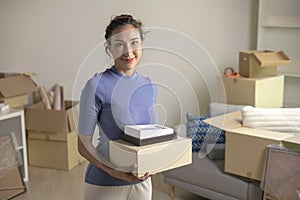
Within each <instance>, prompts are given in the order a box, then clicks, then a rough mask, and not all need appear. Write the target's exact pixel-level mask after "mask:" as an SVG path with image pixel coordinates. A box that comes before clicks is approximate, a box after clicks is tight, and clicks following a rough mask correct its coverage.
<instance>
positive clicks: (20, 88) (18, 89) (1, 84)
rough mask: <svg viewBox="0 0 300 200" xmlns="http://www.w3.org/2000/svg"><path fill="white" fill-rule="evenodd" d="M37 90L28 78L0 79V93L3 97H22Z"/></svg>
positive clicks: (11, 77)
mask: <svg viewBox="0 0 300 200" xmlns="http://www.w3.org/2000/svg"><path fill="white" fill-rule="evenodd" d="M36 90H37V86H36V84H35V83H34V82H33V81H32V79H31V78H30V77H28V76H23V75H19V76H10V77H5V78H0V93H1V95H2V96H3V97H12V96H16V95H22V94H26V93H30V92H33V91H36Z"/></svg>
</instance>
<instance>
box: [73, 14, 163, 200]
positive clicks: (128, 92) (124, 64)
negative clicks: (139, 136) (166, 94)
mask: <svg viewBox="0 0 300 200" xmlns="http://www.w3.org/2000/svg"><path fill="white" fill-rule="evenodd" d="M105 39H106V47H105V48H106V52H107V53H109V54H110V55H111V56H112V57H113V59H114V66H113V67H111V68H110V69H107V70H105V71H104V72H102V73H99V74H96V75H95V76H94V77H92V78H91V79H90V80H89V81H88V82H87V83H86V85H85V87H84V89H83V90H82V94H81V98H80V115H79V124H78V132H79V140H78V150H79V152H80V154H81V155H82V156H84V157H85V158H86V159H87V160H88V161H89V162H90V163H89V166H88V168H87V172H86V177H85V190H84V198H85V199H86V200H95V199H117V200H122V199H124V200H125V199H130V200H134V199H139V200H140V199H143V200H147V199H151V196H152V185H151V178H150V174H149V173H146V174H145V175H144V176H142V177H135V176H133V175H132V174H131V171H133V170H134V169H135V168H136V167H137V165H136V164H135V163H132V166H114V165H113V164H112V163H110V161H109V141H110V140H116V139H120V138H121V135H122V134H123V128H124V126H125V125H131V124H150V123H156V121H157V117H156V112H155V109H154V105H155V101H156V95H157V88H156V85H155V84H154V83H152V82H151V81H150V79H149V78H146V77H144V76H142V75H140V74H139V73H137V72H136V71H135V68H136V66H137V64H138V63H139V61H140V59H141V57H142V44H143V40H144V33H143V31H142V23H141V22H140V21H137V20H135V19H134V18H133V17H132V16H130V15H120V16H116V17H114V18H113V19H112V20H111V22H110V24H109V25H108V26H107V28H106V33H105ZM96 124H97V125H98V127H99V134H100V139H99V144H98V145H97V147H96V148H95V147H94V146H93V145H92V136H93V134H94V129H95V126H96Z"/></svg>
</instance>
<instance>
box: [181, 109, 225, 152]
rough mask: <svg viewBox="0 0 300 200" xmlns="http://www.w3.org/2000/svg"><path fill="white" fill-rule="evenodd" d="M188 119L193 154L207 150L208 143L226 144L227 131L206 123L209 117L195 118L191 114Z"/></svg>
mask: <svg viewBox="0 0 300 200" xmlns="http://www.w3.org/2000/svg"><path fill="white" fill-rule="evenodd" d="M186 117H187V126H186V127H187V136H188V137H190V138H191V139H192V150H193V152H200V151H203V150H205V147H206V144H207V143H225V131H223V130H222V129H219V128H217V127H214V126H212V125H209V124H207V123H205V122H204V121H203V120H205V119H208V118H209V117H208V116H194V115H192V114H190V113H187V114H186Z"/></svg>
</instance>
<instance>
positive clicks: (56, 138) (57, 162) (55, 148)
mask: <svg viewBox="0 0 300 200" xmlns="http://www.w3.org/2000/svg"><path fill="white" fill-rule="evenodd" d="M65 104H66V109H65V110H46V109H44V108H43V105H42V104H41V103H38V104H35V105H33V106H30V107H29V108H28V109H26V130H27V134H28V158H29V164H30V165H34V166H41V167H48V168H55V169H64V170H70V169H72V168H73V167H75V166H76V165H78V164H80V163H82V162H83V161H84V160H85V159H84V158H83V157H82V156H81V155H80V154H79V153H78V151H77V140H78V132H77V127H76V123H75V120H77V119H78V102H72V101H65Z"/></svg>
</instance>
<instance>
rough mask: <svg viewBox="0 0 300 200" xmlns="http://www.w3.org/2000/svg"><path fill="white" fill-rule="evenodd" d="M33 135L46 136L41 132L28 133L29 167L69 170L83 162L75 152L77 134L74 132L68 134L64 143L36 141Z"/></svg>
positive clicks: (58, 141) (46, 140) (47, 140)
mask: <svg viewBox="0 0 300 200" xmlns="http://www.w3.org/2000/svg"><path fill="white" fill-rule="evenodd" d="M33 134H34V135H36V136H37V135H38V134H45V135H46V133H42V132H40V133H35V132H28V135H29V138H28V158H29V165H33V166H39V167H47V168H54V169H63V170H71V169H72V168H73V167H75V166H77V165H79V164H81V163H82V162H83V161H84V160H85V159H84V158H83V157H82V156H81V155H80V154H79V152H78V150H77V141H78V134H77V132H76V131H73V132H71V133H68V134H67V135H66V137H67V139H66V141H60V140H49V139H45V140H44V139H36V138H34V136H33Z"/></svg>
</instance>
